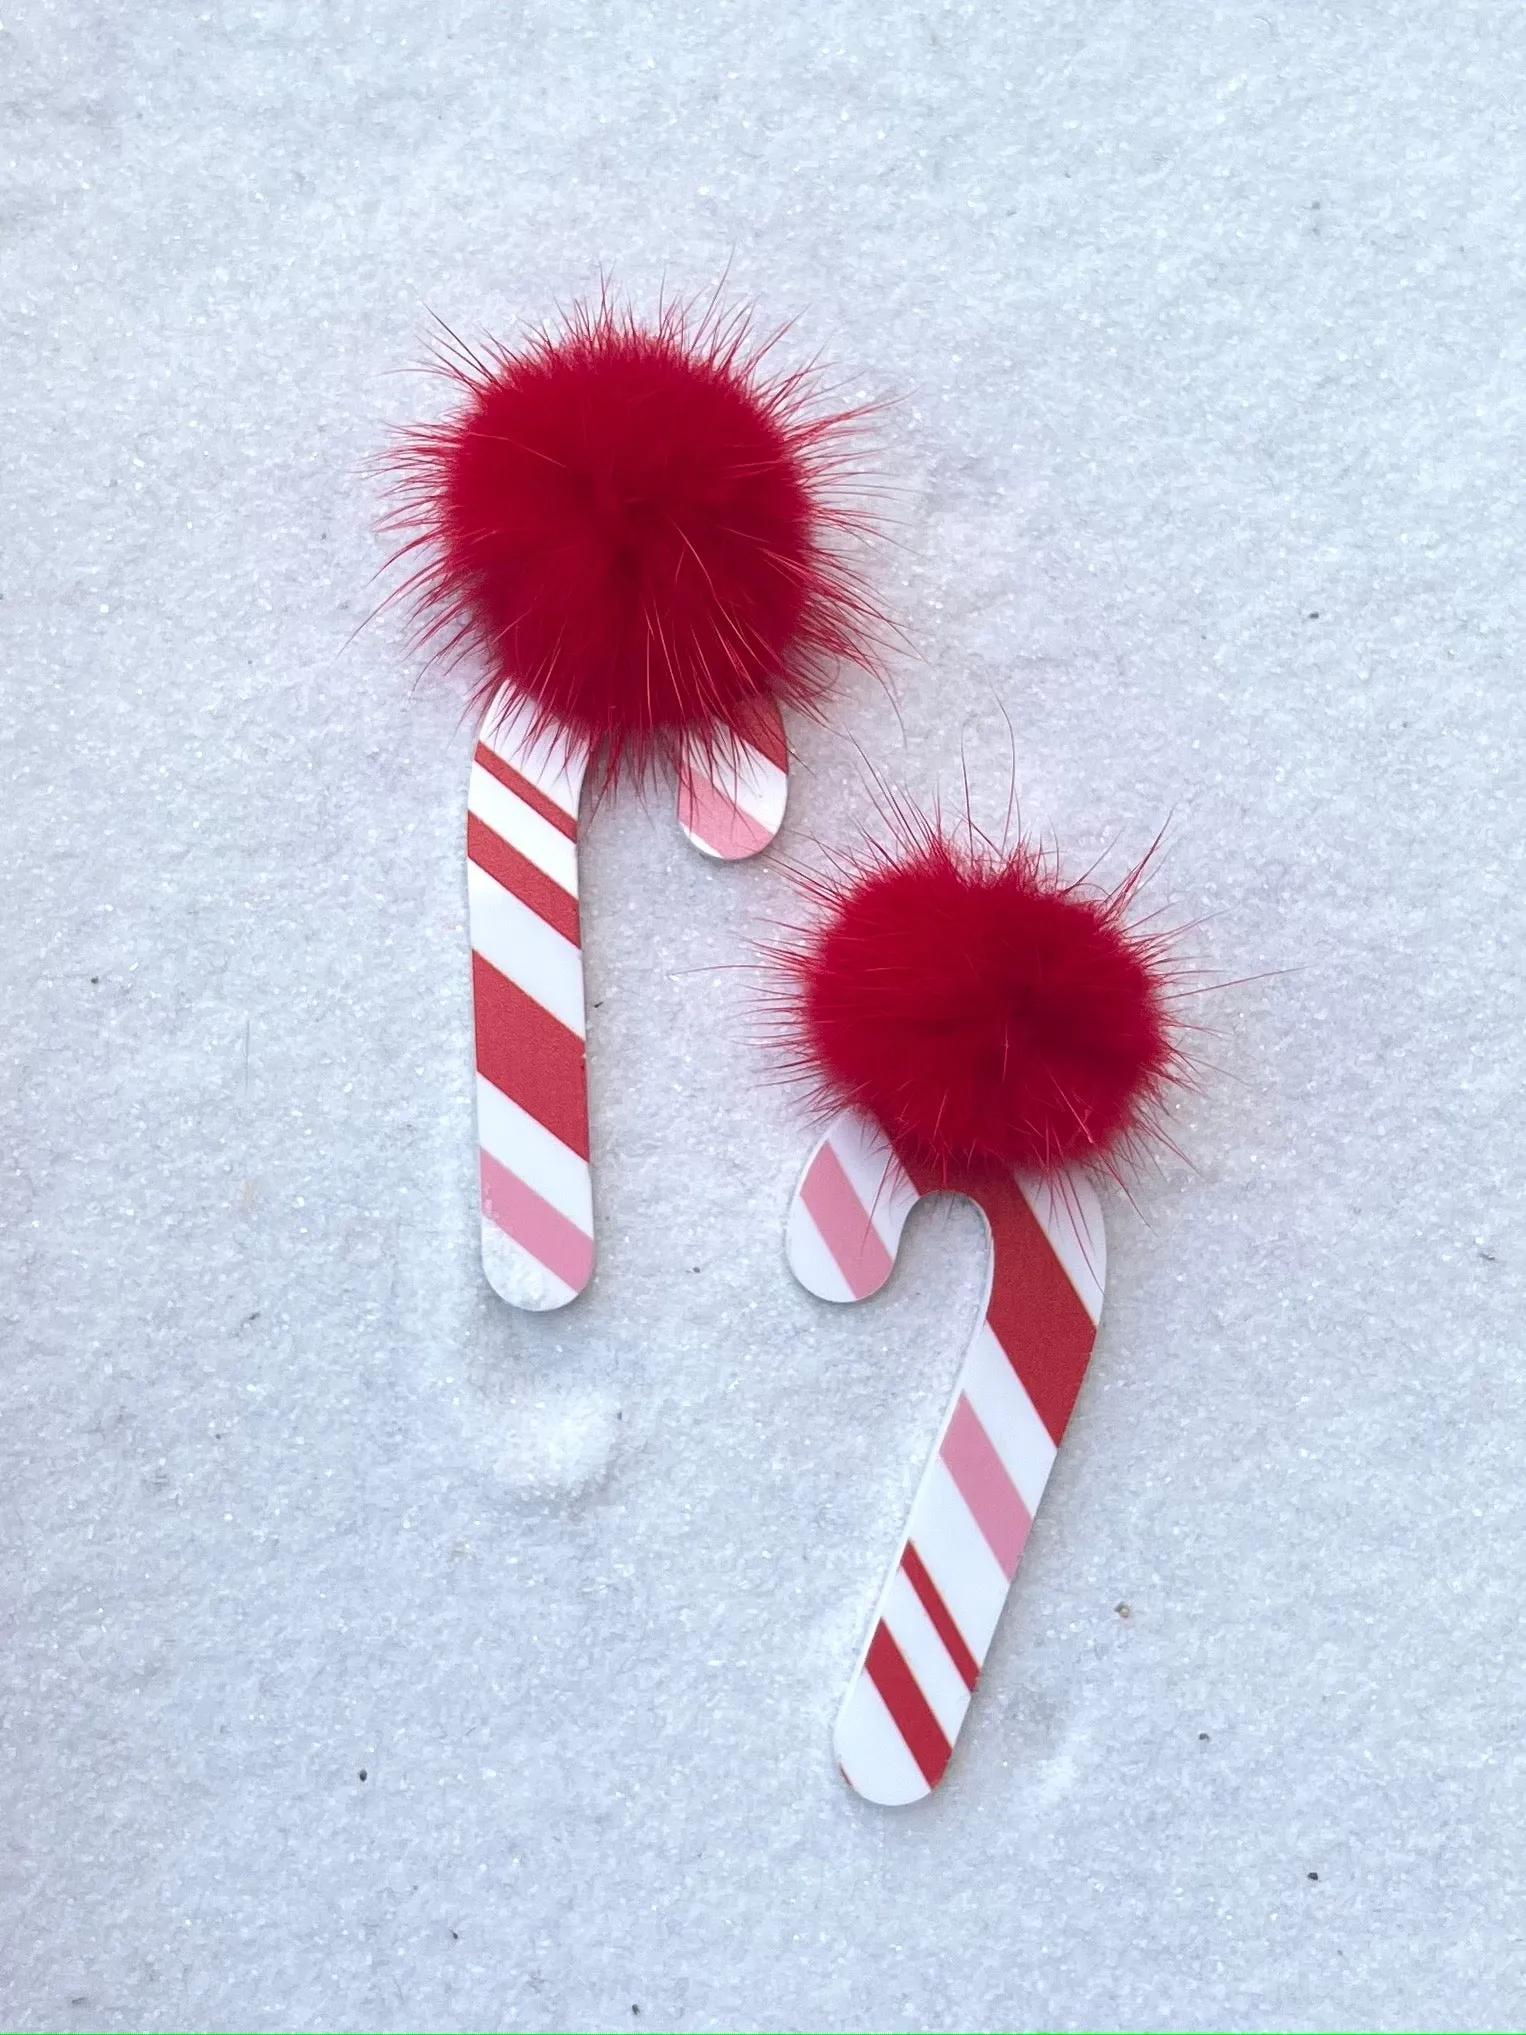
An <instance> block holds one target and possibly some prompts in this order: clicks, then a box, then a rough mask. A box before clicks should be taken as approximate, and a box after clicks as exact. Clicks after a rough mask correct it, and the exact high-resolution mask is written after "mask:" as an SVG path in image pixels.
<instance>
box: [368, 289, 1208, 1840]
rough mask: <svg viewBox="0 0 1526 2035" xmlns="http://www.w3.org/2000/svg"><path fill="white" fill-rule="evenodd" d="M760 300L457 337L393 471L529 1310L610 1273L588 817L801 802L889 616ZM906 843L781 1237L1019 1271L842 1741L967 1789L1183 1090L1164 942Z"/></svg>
mask: <svg viewBox="0 0 1526 2035" xmlns="http://www.w3.org/2000/svg"><path fill="white" fill-rule="evenodd" d="M769 353H770V349H769V347H767V346H764V347H761V348H760V347H755V346H752V345H751V344H750V342H749V340H748V337H747V331H746V326H745V322H744V321H743V320H741V319H740V318H737V319H729V320H728V319H720V318H717V317H715V316H708V317H702V318H700V319H697V320H694V319H691V318H689V317H688V316H686V315H685V314H684V313H682V312H681V311H676V310H669V311H667V312H665V313H664V314H663V315H662V316H661V317H660V318H659V319H658V321H657V322H656V324H655V325H654V326H650V327H646V326H642V325H640V324H639V323H637V322H636V321H635V320H634V319H633V318H631V317H630V316H628V315H627V314H625V313H623V312H620V311H617V310H615V309H613V308H612V307H611V306H610V305H609V304H608V303H607V302H606V303H604V304H602V305H600V306H599V307H597V308H596V309H590V310H582V309H579V310H577V311H574V312H573V313H572V315H571V316H570V317H569V318H568V319H567V320H566V322H565V324H564V325H563V326H562V327H561V328H560V329H559V330H557V331H556V332H554V333H550V332H546V333H541V334H540V335H538V336H536V337H535V338H533V339H532V340H531V341H530V342H529V343H528V344H527V345H526V346H524V347H523V348H522V349H520V350H518V351H514V352H511V351H507V350H504V349H501V348H497V347H493V348H490V349H488V350H487V351H485V352H484V353H482V354H480V355H479V354H474V353H471V352H469V351H468V350H467V349H465V348H464V347H462V346H460V345H459V343H458V342H455V341H454V340H452V341H450V342H449V344H448V346H447V347H446V348H445V349H444V350H443V351H442V354H441V356H440V360H441V365H442V366H443V367H444V369H445V371H446V372H447V374H448V375H449V376H450V377H451V379H452V381H453V384H454V391H455V395H456V398H457V401H456V407H455V410H454V412H453V414H452V415H451V416H450V417H449V418H448V419H447V420H446V421H445V422H443V423H441V424H439V425H437V426H433V427H426V428H423V429H419V430H415V431H412V432H409V433H407V434H406V435H405V436H404V438H403V439H402V440H401V441H400V443H399V445H398V447H397V449H396V452H395V454H394V457H393V461H392V470H393V478H394V484H395V489H396V494H395V500H394V506H393V513H392V518H391V524H390V527H391V528H392V529H393V531H394V532H395V533H397V534H398V535H399V536H400V538H401V540H402V543H401V551H400V554H399V555H400V556H401V557H403V558H405V559H408V560H409V561H410V562H411V564H412V567H413V569H412V571H411V575H410V577H409V579H408V582H407V585H406V587H405V589H404V591H405V593H407V594H409V595H410V596H411V597H412V598H413V600H414V601H415V603H416V608H417V612H418V615H419V617H420V620H421V623H422V629H423V634H424V636H425V637H426V639H427V640H429V641H430V642H431V643H432V644H433V646H434V647H435V648H436V649H438V650H441V651H443V652H444V653H446V654H447V655H448V656H453V655H454V654H456V653H458V652H459V653H465V654H467V655H469V656H471V657H472V658H474V659H475V660H476V661H477V663H478V665H479V668H480V674H481V676H480V683H479V687H478V691H479V696H480V701H481V705H482V708H483V719H482V725H481V729H480V733H479V736H478V741H477V745H476V750H475V755H474V759H473V763H472V773H471V786H470V791H469V794H468V800H467V813H468V817H467V882H468V895H469V902H470V922H471V945H472V978H473V997H474V1014H475V1027H476V1057H477V1125H478V1142H479V1147H480V1177H481V1211H482V1258H483V1265H484V1268H485V1270H486V1274H487V1278H488V1281H489V1284H490V1285H491V1286H492V1287H493V1289H494V1291H495V1292H497V1293H498V1294H499V1295H501V1296H502V1298H503V1299H504V1300H506V1301H507V1302H508V1303H509V1304H510V1305H512V1306H515V1307H520V1308H529V1309H537V1310H543V1309H548V1308H556V1307H561V1306H563V1305H565V1304H566V1303H567V1302H568V1301H570V1300H572V1299H574V1298H575V1297H576V1296H577V1295H578V1294H579V1293H580V1292H581V1291H582V1290H583V1288H584V1287H585V1286H586V1285H587V1284H588V1282H589V1280H590V1278H591V1277H592V1274H593V1265H594V1224H593V1194H592V1185H591V1179H590V1170H589V1162H590V1154H591V1140H590V1135H589V1120H588V1091H587V1074H586V1059H585V1047H584V997H583V962H582V947H581V923H580V918H579V911H578V824H579V823H578V813H579V806H580V801H581V799H582V796H583V793H584V790H585V787H586V785H587V784H588V781H589V779H590V777H591V776H594V775H595V774H596V773H597V776H598V781H599V782H601V783H607V782H610V781H612V780H614V779H616V778H618V777H622V776H627V777H628V776H634V777H636V778H638V779H642V780H645V781H648V782H650V781H651V780H652V779H653V777H654V776H655V775H656V774H657V772H658V770H659V769H660V767H661V766H664V765H666V766H670V767H671V769H672V770H673V772H674V773H675V774H676V778H677V786H678V794H677V795H678V817H679V822H680V824H681V826H682V827H683V830H684V832H685V833H686V834H687V836H688V838H689V840H690V841H691V842H692V843H693V844H694V846H695V847H696V848H698V849H699V850H700V851H701V852H702V853H704V854H706V855H711V856H715V857H719V858H721V859H724V860H728V861H729V860H738V859H741V858H743V857H746V856H749V855H753V854H755V853H757V852H758V851H759V850H760V849H762V848H764V847H766V846H767V845H768V844H769V843H770V842H771V841H772V840H773V838H774V836H775V834H776V833H777V832H778V829H779V827H780V824H781V822H782V820H783V817H784V806H785V795H786V789H787V781H788V760H789V759H788V749H787V745H786V740H785V733H784V723H783V720H782V717H781V708H792V709H796V710H802V711H804V712H805V713H806V714H819V713H820V711H821V709H822V707H823V704H824V702H825V700H826V697H827V693H828V689H829V684H830V679H831V675H832V672H833V670H834V668H835V666H836V665H837V664H838V663H840V662H841V661H843V660H853V661H857V662H860V663H872V662H873V650H872V641H873V637H874V624H875V620H876V616H875V611H874V607H873V603H872V602H871V600H870V598H869V597H868V595H867V593H866V591H865V589H864V587H863V584H862V582H861V581H860V579H859V578H858V577H857V576H856V575H855V574H854V572H853V571H852V570H850V568H849V566H848V565H847V564H846V563H845V561H844V557H843V553H842V549H841V545H840V539H841V538H842V536H843V535H844V534H845V532H847V531H848V530H849V529H850V528H851V526H852V525H853V524H854V523H855V521H856V520H857V519H856V518H855V516H854V515H853V514H852V513H851V512H850V511H849V510H848V509H847V508H845V507H844V506H843V505H842V503H841V501H840V500H839V498H838V490H839V487H840V483H841V481H842V480H843V478H844V477H845V475H846V474H847V473H848V472H849V470H850V468H849V452H850V449H851V443H852V440H851V432H852V427H853V425H854V423H855V421H856V419H855V417H854V416H853V415H852V414H851V413H849V414H839V415H823V414H820V413H819V412H814V411H813V410H812V408H811V407H810V394H811V388H810V384H809V381H808V379H807V378H806V377H803V376H800V375H783V376H780V375H776V374H773V373H772V372H771V371H770V367H769ZM887 818H888V820H889V822H890V825H889V829H888V834H889V838H888V839H887V840H885V841H881V842H876V843H864V844H862V845H861V846H859V847H858V848H856V849H853V850H850V851H849V852H847V853H845V854H843V855H841V856H840V857H838V858H837V859H836V860H835V861H834V862H833V863H832V864H831V865H830V866H829V867H828V868H827V870H826V871H824V872H822V873H819V874H816V875H814V876H810V877H807V878H802V879H800V882H801V889H802V892H803V894H804V898H805V903H806V907H807V912H806V922H805V923H804V924H803V925H802V927H801V928H800V929H799V931H798V934H797V935H796V936H795V937H794V938H793V939H792V940H789V941H787V942H786V943H785V945H784V946H783V947H782V948H781V949H780V950H779V952H778V954H777V956H776V964H777V965H776V971H775V992H774V995H773V997H772V1000H771V1009H772V1012H773V1015H774V1018H775V1019H776V1021H777V1028H778V1034H779V1038H780V1042H781V1044H782V1046H783V1049H784V1052H785V1054H786V1058H787V1063H788V1064H789V1066H790V1067H791V1069H792V1071H794V1072H796V1073H798V1074H800V1075H801V1076H803V1077H804V1078H805V1079H807V1080H808V1081H809V1082H810V1083H811V1084H812V1085H813V1089H814V1095H815V1099H816V1101H817V1102H818V1103H819V1104H820V1106H821V1109H822V1113H823V1116H824V1118H825V1120H826V1126H827V1127H826V1129H825V1134H824V1135H823V1136H822V1137H821V1138H820V1141H819V1142H818V1144H817V1146H816V1148H815V1150H814V1151H813V1153H812V1154H811V1156H810V1159H809V1161H808V1163H807V1165H806V1168H805V1172H804V1175H803V1177H802V1179H801V1182H800V1185H799V1187H798V1189H797V1190H796V1193H795V1196H794V1199H793V1202H792V1204H791V1207H790V1210H789V1216H788V1222H787V1228H786V1244H787V1252H788V1257H789V1262H790V1265H791V1267H792V1268H793V1270H794V1273H795V1276H796V1277H797V1278H798V1279H799V1280H800V1281H801V1283H802V1284H803V1285H804V1286H805V1287H806V1288H807V1289H808V1290H809V1291H810V1292H812V1293H814V1294H816V1295H818V1296H819V1297H820V1298H821V1299H823V1300H829V1301H854V1300H862V1299H864V1298H866V1297H867V1296H868V1295H869V1294H872V1293H875V1292H877V1291H878V1290H879V1288H880V1287H881V1286H883V1285H884V1283H885V1281H886V1280H887V1279H888V1278H889V1276H890V1272H891V1268H892V1265H893V1263H894V1260H895V1255H896V1251H897V1248H898V1246H899V1243H900V1238H901V1232H902V1229H903V1227H904V1225H905V1222H906V1218H907V1216H908V1214H909V1213H910V1211H911V1209H912V1207H913V1206H914V1205H915V1203H916V1202H917V1201H918V1200H919V1199H920V1198H921V1197H922V1196H923V1195H926V1194H931V1193H938V1192H952V1193H959V1194H964V1195H967V1196H968V1197H969V1198H970V1199H971V1200H972V1201H973V1202H974V1203H975V1204H976V1206H977V1207H978V1208H980V1209H981V1211H982V1212H983V1214H984V1216H985V1219H986V1222H987V1224H988V1225H989V1229H990V1234H991V1241H992V1258H991V1265H992V1275H991V1283H990V1289H989V1293H988V1297H987V1299H986V1302H985V1305H984V1308H983V1310H982V1315H981V1320H980V1324H979V1326H978V1328H977V1330H976V1333H975V1337H974V1340H973V1342H972V1343H971V1345H970V1348H969V1351H968V1353H967V1355H966V1357H965V1360H964V1364H963V1367H962V1369H961V1371H960V1374H959V1380H958V1384H957V1386H956V1389H955V1392H954V1396H953V1400H952V1402H951V1404H950V1407H949V1410H948V1413H947V1416H946V1418H945V1419H944V1422H943V1425H942V1428H941V1430H940V1432H939V1434H938V1438H937V1442H936V1444H935V1447H934V1449H933V1453H932V1457H931V1460H930V1462H929V1465H928V1468H927V1471H926V1473H925V1475H924V1476H923V1479H922V1482H921V1484H920V1486H919V1488H918V1490H917V1493H916V1497H915V1499H914V1501H913V1504H912V1509H911V1516H910V1519H909V1521H908V1523H907V1528H906V1533H905V1536H904V1538H903V1540H902V1542H901V1545H900V1547H899V1549H898V1550H897V1553H896V1557H895V1561H894V1563H893V1564H892V1567H891V1572H890V1577H889V1580H888V1582H887V1583H886V1585H885V1587H884V1590H883V1593H882V1595H881V1598H880V1601H879V1605H878V1608H877V1611H876V1613H875V1617H874V1620H873V1623H872V1627H871V1631H870V1636H869V1639H868V1641H867V1643H866V1645H865V1647H864V1650H863V1653H862V1655H861V1656H860V1659H859V1662H858V1665H857V1667H856V1669H855V1671H854V1674H853V1676H852V1679H851V1683H850V1687H849V1691H848V1695H847V1698H846V1701H845V1703H844V1705H843V1708H842V1711H841V1714H840V1716H839V1718H838V1722H837V1727H836V1734H835V1748H836V1752H837V1758H838V1762H839V1765H840V1766H841V1768H842V1771H843V1774H844V1775H845V1777H846V1778H847V1780H848V1781H849V1782H850V1783H851V1785H852V1786H853V1787H854V1788H855V1789H857V1791H858V1792H859V1793H860V1794H861V1795H864V1796H867V1797H868V1798H869V1799H870V1800H871V1801H875V1802H883V1803H906V1802H911V1801H915V1800H917V1799H918V1798H920V1797H921V1796H923V1795H926V1794H927V1793H929V1792H930V1791H931V1790H932V1789H933V1788H934V1787H936V1786H937V1784H938V1782H939V1781H940V1780H941V1778H942V1776H943V1773H944V1770H945V1768H946V1767H947V1765H948V1761H949V1757H950V1754H951V1752H952V1749H953V1746H954V1743H955V1741H956V1739H957V1737H958V1735H959V1731H960V1729H961V1726H962V1725H963V1722H964V1718H965V1715H966V1712H967V1710H968V1708H969V1704H970V1698H971V1696H972V1694H973V1691H974V1689H975V1685H976V1682H977V1680H978V1678H979V1674H980V1670H981V1665H982V1663H983V1661H984V1659H985V1657H986V1653H987V1650H988V1648H989V1646H990V1643H991V1638H992V1635H993V1633H994V1631H995V1628H996V1623H997V1619H998V1617H999V1615H1000V1612H1001V1609H1002V1605H1003V1604H1004V1602H1005V1600H1006V1597H1007V1593H1008V1590H1009V1588H1010V1585H1011V1583H1012V1579H1013V1577H1014V1575H1015V1573H1016V1570H1017V1565H1018V1562H1019V1560H1020V1559H1021V1556H1022V1551H1023V1546H1024V1543H1025V1541H1026V1539H1027V1535H1028V1530H1029V1527H1030V1524H1031V1522H1032V1519H1033V1515H1034V1513H1035V1511H1036V1510H1037V1508H1038V1503H1039V1499H1040V1497H1041V1496H1042V1494H1043V1490H1044V1485H1045V1482H1046V1480H1047V1478H1048V1476H1049V1472H1050V1469H1051V1467H1052V1465H1053V1463H1054V1460H1055V1455H1056V1452H1057V1450H1058V1448H1059V1445H1060V1442H1061V1439H1062V1437H1063V1436H1064V1433H1065V1428H1066V1424H1067V1422H1068V1421H1069V1418H1070V1414H1071V1409H1072V1407H1073V1406H1074V1404H1075V1401H1076V1396H1077V1393H1078V1392H1079V1390H1080V1386H1081V1382H1082V1379H1083V1377H1084V1375H1085V1371H1086V1366H1087V1362H1088V1359H1089V1358H1090V1355H1091V1350H1092V1344H1093V1341H1094V1339H1095V1336H1096V1330H1097V1319H1098V1315H1099V1312H1100V1309H1101V1303H1102V1291H1103V1278H1104V1268H1105V1245H1104V1238H1103V1228H1102V1215H1101V1209H1100V1206H1099V1204H1098V1200H1097V1196H1096V1193H1095V1191H1094V1188H1093V1185H1092V1181H1091V1177H1090V1176H1091V1175H1092V1174H1093V1173H1094V1172H1095V1171H1096V1170H1097V1169H1098V1168H1101V1169H1103V1170H1108V1171H1112V1170H1116V1169H1117V1168H1118V1166H1119V1165H1120V1164H1121V1163H1123V1162H1126V1161H1127V1160H1128V1159H1129V1158H1130V1157H1131V1156H1132V1152H1133V1149H1134V1148H1135V1147H1137V1146H1138V1145H1139V1144H1140V1143H1141V1142H1142V1141H1144V1140H1146V1139H1147V1138H1148V1137H1149V1136H1150V1135H1151V1134H1152V1131H1153V1130H1154V1129H1155V1127H1156V1123H1157V1112H1158V1106H1159V1104H1160V1101H1161V1098H1162V1095H1163V1093H1164V1091H1165V1089H1166V1087H1167V1086H1168V1085H1169V1084H1170V1083H1171V1082H1172V1081H1174V1080H1176V1079H1177V1078H1178V1077H1179V1074H1180V1055H1179V1040H1180V1031H1179V1027H1178V1025H1177V1024H1176V1022H1175V1019H1174V1017H1173V1003H1174V995H1175V987H1176V985H1175V983H1174V978H1173V973H1172V968H1171V963H1170V955H1169V951H1168V941H1167V939H1166V937H1165V936H1163V935H1161V934H1158V933H1152V932H1149V931H1146V930H1142V929H1140V928H1139V927H1138V926H1137V925H1136V924H1133V923H1131V911H1132V906H1133V902H1134V893H1135V889H1136V886H1137V881H1138V872H1136V874H1135V876H1134V877H1132V878H1130V879H1129V881H1128V882H1126V883H1125V884H1124V885H1123V886H1122V887H1121V888H1120V889H1117V890H1114V891H1112V892H1107V893H1103V892H1100V891H1098V890H1097V889H1096V888H1095V887H1093V886H1090V885H1089V884H1087V883H1085V882H1080V883H1076V882H1070V881H1067V880H1066V879H1065V877H1064V876H1063V875H1062V873H1061V871H1060V868H1059V866H1058V864H1057V862H1056V861H1055V859H1054V858H1053V857H1052V856H1050V855H1047V854H1045V853H1044V852H1043V851H1041V850H1040V849H1038V848H1037V847H1035V846H1034V845H1032V844H1031V843H1029V842H1027V841H1019V842H1018V843H1017V845H1016V846H1015V847H1014V846H1011V845H1009V844H1007V843H1001V844H996V843H992V842H987V841H984V840H982V839H980V838H979V837H977V835H976V834H975V831H974V829H973V827H969V828H967V829H966V830H965V831H964V833H963V837H962V838H961V837H960V835H959V834H957V833H951V832H949V831H948V830H946V829H945V828H944V827H943V826H942V825H941V824H940V823H939V822H938V821H937V820H935V819H928V818H925V817H923V816H920V815H918V814H917V813H916V812H914V811H912V810H911V809H909V808H907V807H904V806H902V805H899V804H896V803H895V802H893V801H892V802H891V803H890V806H889V810H888V813H887Z"/></svg>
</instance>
